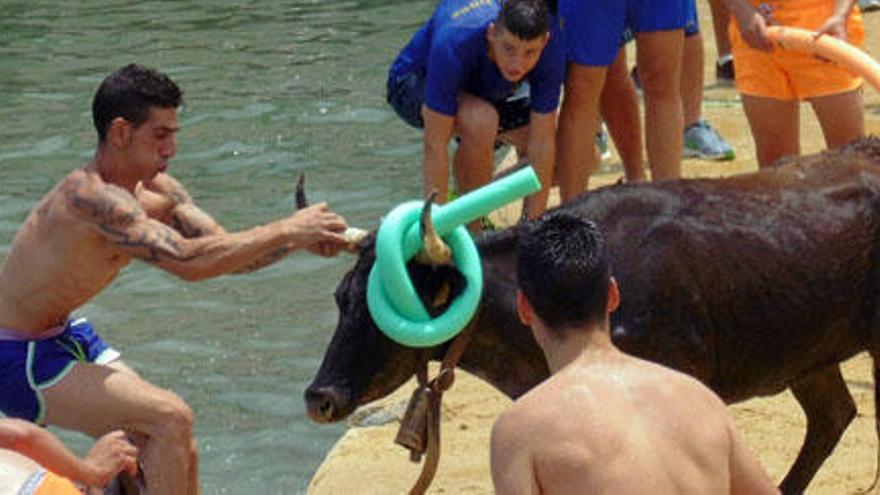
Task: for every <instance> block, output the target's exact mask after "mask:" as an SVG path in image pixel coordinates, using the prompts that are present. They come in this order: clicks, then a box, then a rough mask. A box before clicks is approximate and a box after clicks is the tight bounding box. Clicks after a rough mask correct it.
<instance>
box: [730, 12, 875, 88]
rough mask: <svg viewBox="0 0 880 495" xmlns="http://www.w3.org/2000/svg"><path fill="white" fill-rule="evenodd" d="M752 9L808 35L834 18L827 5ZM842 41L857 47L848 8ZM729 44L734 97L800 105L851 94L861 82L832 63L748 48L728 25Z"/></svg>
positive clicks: (860, 33) (859, 38)
mask: <svg viewBox="0 0 880 495" xmlns="http://www.w3.org/2000/svg"><path fill="white" fill-rule="evenodd" d="M751 2H752V4H753V5H755V7H758V6H759V5H762V6H763V7H764V9H767V8H769V9H770V11H771V12H772V15H773V19H775V20H776V22H777V23H779V24H781V25H783V26H792V27H799V28H804V29H809V30H811V31H814V30H816V29H818V28H819V26H821V25H822V24H823V23H824V22H825V21H826V20H827V19H828V18H829V17H830V16H831V14H832V13H833V12H834V1H833V0H764V1H760V0H751ZM846 28H847V41H848V42H849V43H851V44H853V45H855V46H858V47H861V46H862V42H863V41H864V39H865V27H864V24H863V23H862V16H861V14H860V13H859V9H858V8H856V7H853V9H852V12H850V15H849V17H848V18H847V22H846ZM729 32H730V41H731V47H732V51H733V59H734V67H735V68H736V88H737V89H738V90H739V92H740V93H742V94H746V95H752V96H766V97H769V98H775V99H779V100H806V99H808V98H816V97H820V96H828V95H833V94H839V93H846V92H848V91H852V90H854V89H856V88H858V87H859V86H861V84H862V78H861V77H859V76H858V75H856V74H854V73H853V72H851V71H850V70H849V69H846V68H845V67H841V66H839V65H837V64H835V63H834V62H830V61H827V60H822V59H819V58H817V57H815V56H813V55H810V54H807V53H803V52H796V51H791V50H782V49H779V48H777V49H775V50H773V51H772V52H769V53H768V52H762V51H760V50H756V49H754V48H752V47H750V46H749V45H748V44H747V43H746V42H745V40H743V38H742V35H741V34H740V32H739V25H738V23H737V22H736V21H735V20H733V19H732V20H731V22H730V30H729Z"/></svg>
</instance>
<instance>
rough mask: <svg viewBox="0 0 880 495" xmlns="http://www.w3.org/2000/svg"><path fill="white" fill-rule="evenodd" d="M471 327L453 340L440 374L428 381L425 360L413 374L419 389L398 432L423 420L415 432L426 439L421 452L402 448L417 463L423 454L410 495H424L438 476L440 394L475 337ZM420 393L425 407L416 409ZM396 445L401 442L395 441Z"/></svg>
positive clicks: (446, 386) (449, 383) (450, 385)
mask: <svg viewBox="0 0 880 495" xmlns="http://www.w3.org/2000/svg"><path fill="white" fill-rule="evenodd" d="M474 326H475V325H474V324H473V320H472V323H471V324H469V325H468V326H467V327H466V328H465V329H464V330H463V331H462V332H461V333H459V334H458V336H457V337H455V340H453V341H452V344H450V345H449V349H447V350H446V354H445V355H444V356H443V361H442V364H441V365H440V372H439V373H438V374H437V376H436V377H434V379H433V380H431V381H430V382H428V381H427V376H428V369H427V364H428V363H427V361H425V362H424V365H423V366H421V367H420V368H419V370H418V372H417V373H416V376H417V377H418V380H419V388H418V389H417V390H416V392H415V393H414V394H413V396H412V398H411V399H410V404H409V405H408V406H407V413H406V415H405V417H404V419H403V421H402V423H401V430H403V429H404V428H405V427H406V426H407V425H410V424H412V421H413V420H417V421H423V423H422V424H424V425H425V427H424V428H423V429H421V431H420V432H418V433H419V434H422V435H427V438H426V439H425V441H423V442H421V445H425V447H426V448H425V451H424V452H422V451H420V449H418V448H413V447H412V446H410V445H404V446H405V447H407V448H409V449H410V457H411V459H412V460H413V461H414V462H418V461H419V459H420V458H421V455H422V453H425V454H426V458H425V462H424V464H423V465H422V472H421V474H420V475H419V478H418V480H416V482H415V484H414V485H413V487H412V488H411V489H410V491H409V493H410V495H421V494H423V493H425V491H427V489H428V487H429V486H430V485H431V482H432V481H433V480H434V475H435V474H436V473H437V465H438V464H439V462H440V403H441V401H442V399H443V392H445V391H447V390H449V389H450V388H451V387H452V384H453V382H454V381H455V366H456V365H458V361H459V360H460V359H461V356H462V355H463V354H464V351H465V350H466V349H467V346H468V344H470V342H471V338H472V337H473V334H474ZM426 382H427V383H426ZM422 393H423V394H427V407H426V408H419V407H416V406H415V403H416V401H417V400H418V397H419V394H422ZM422 400H424V398H422ZM420 409H421V411H420ZM412 414H423V415H425V417H423V418H412V417H410V416H411V415H412ZM400 436H401V433H398V439H400ZM398 443H401V442H400V441H398Z"/></svg>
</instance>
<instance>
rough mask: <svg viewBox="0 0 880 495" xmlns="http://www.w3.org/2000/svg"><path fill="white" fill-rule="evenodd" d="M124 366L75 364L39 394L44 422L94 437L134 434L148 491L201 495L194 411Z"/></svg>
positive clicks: (173, 395) (176, 397)
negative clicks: (117, 431) (43, 403)
mask: <svg viewBox="0 0 880 495" xmlns="http://www.w3.org/2000/svg"><path fill="white" fill-rule="evenodd" d="M120 364H121V363H120ZM114 368H115V369H114ZM126 370H127V368H126V367H125V366H124V365H122V366H115V367H110V366H101V365H95V364H89V363H79V364H77V365H76V366H75V367H74V368H73V370H72V371H71V372H70V373H69V374H68V375H67V376H66V377H65V378H64V379H63V380H61V381H60V382H59V383H57V384H55V385H53V386H52V387H50V388H48V389H46V390H45V391H44V392H43V395H44V398H45V401H46V408H47V415H46V422H47V423H49V424H53V425H57V426H60V427H62V428H68V429H72V430H77V431H81V432H84V433H86V434H89V435H91V436H93V437H98V436H100V435H102V434H104V433H107V432H109V431H112V430H114V429H120V428H121V429H123V430H125V431H126V432H129V433H132V434H135V436H137V437H138V438H139V439H141V442H139V443H140V444H141V445H139V447H141V449H142V450H141V454H142V456H141V459H142V465H143V468H144V475H145V478H146V482H147V488H148V490H149V491H150V493H162V494H172V495H177V494H181V495H183V494H197V493H199V487H198V479H197V477H198V469H197V463H198V459H197V451H196V449H195V442H194V440H193V437H192V427H193V413H192V410H191V409H190V408H189V407H188V406H187V405H186V404H185V403H184V402H183V400H181V399H180V397H178V396H177V395H175V394H173V393H171V392H168V391H166V390H162V389H160V388H157V387H155V386H153V385H151V384H149V383H148V382H146V381H144V380H142V379H141V378H139V377H138V376H137V375H135V374H134V373H131V372H129V371H126Z"/></svg>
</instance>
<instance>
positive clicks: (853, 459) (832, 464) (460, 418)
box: [309, 2, 880, 494]
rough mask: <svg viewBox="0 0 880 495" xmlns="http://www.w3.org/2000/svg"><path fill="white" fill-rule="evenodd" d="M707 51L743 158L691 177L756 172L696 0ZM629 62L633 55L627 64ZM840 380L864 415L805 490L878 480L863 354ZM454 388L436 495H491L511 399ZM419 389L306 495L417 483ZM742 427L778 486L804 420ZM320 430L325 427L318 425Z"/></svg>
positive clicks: (873, 29)
mask: <svg viewBox="0 0 880 495" xmlns="http://www.w3.org/2000/svg"><path fill="white" fill-rule="evenodd" d="M699 8H700V11H701V22H702V26H703V33H704V36H705V40H706V43H705V48H706V57H705V59H706V61H707V65H706V70H705V74H706V91H705V96H704V117H705V118H707V119H708V120H709V121H710V122H711V123H712V125H713V126H715V127H716V128H717V129H718V130H719V131H720V133H721V134H722V135H723V136H724V137H725V138H726V139H727V140H728V141H729V142H730V143H731V144H732V145H733V146H734V147H735V149H736V152H737V157H736V159H735V160H733V161H729V162H704V161H698V160H686V161H685V162H684V165H683V169H684V175H685V176H686V177H718V176H724V175H731V174H738V173H743V172H750V171H754V170H756V168H757V166H756V161H755V157H754V144H753V142H752V138H751V134H750V133H749V129H748V124H747V122H746V118H745V115H744V114H743V111H742V107H741V105H740V104H739V97H738V95H737V93H736V90H735V89H733V88H732V87H729V86H719V85H717V84H716V83H715V74H714V65H712V64H713V62H714V60H715V58H716V56H715V46H714V42H713V40H714V38H713V35H712V23H711V18H710V17H709V12H708V6H707V5H706V4H705V3H704V2H699ZM865 22H866V27H867V34H868V35H867V39H866V41H865V48H866V49H867V51H868V52H872V55H874V56H875V58H876V57H877V55H878V47H880V12H875V13H869V14H866V15H865ZM630 60H633V57H632V56H631V57H630ZM865 117H866V128H867V132H868V133H869V134H874V135H880V95H878V92H877V90H876V89H873V88H866V90H865ZM801 129H802V131H801V132H802V137H801V142H802V151H803V153H804V154H809V153H816V152H819V151H821V150H822V148H823V139H822V134H821V130H820V129H819V126H818V123H817V122H816V119H815V118H814V115H813V113H812V111H811V109H810V108H809V107H808V106H806V105H805V106H803V107H802V125H801ZM600 172H601V173H600V174H598V175H596V176H594V177H593V178H592V180H591V182H590V187H591V188H592V187H599V186H601V185H605V184H609V183H613V182H615V181H617V180H618V179H619V178H620V177H621V176H622V171H621V169H620V165H619V161H618V159H617V157H616V155H615V157H614V158H612V159H610V160H607V161H606V162H605V163H604V164H603V167H602V169H601V171H600ZM517 217H518V208H516V207H512V208H509V209H507V210H505V211H502V212H499V213H497V214H496V216H495V219H496V220H498V221H499V222H502V223H503V222H509V221H510V220H511V219H515V218H517ZM843 368H844V377H845V379H846V382H847V384H848V386H849V389H850V392H851V393H852V395H853V397H854V399H855V401H856V404H857V407H858V416H857V417H856V419H855V420H854V421H853V423H852V424H851V425H850V426H849V428H848V429H847V430H846V432H845V434H844V436H843V438H842V440H841V441H840V443H839V444H838V446H837V448H836V449H835V451H834V452H833V454H832V456H831V457H830V458H829V459H828V460H827V461H826V462H825V464H824V465H823V466H822V468H821V469H820V471H819V473H818V474H817V476H816V478H815V479H814V480H813V482H812V484H811V485H810V487H809V490H808V493H815V494H839V493H855V492H858V491H860V490H864V489H866V488H867V487H868V486H869V485H870V484H871V481H872V479H873V475H874V470H875V464H876V460H877V448H878V439H877V435H876V433H875V430H874V418H875V413H874V406H873V396H872V390H873V380H872V378H871V362H870V359H869V358H868V356H867V355H864V354H862V355H859V356H856V357H855V358H853V359H851V360H850V361H848V362H846V363H845V364H844V366H843ZM457 377H458V378H457V381H456V384H455V386H454V387H453V388H452V390H451V391H449V392H448V393H447V394H446V396H445V397H444V403H443V427H442V428H443V430H442V431H443V433H442V435H443V436H442V455H441V460H440V467H439V470H438V473H437V476H436V478H435V480H434V483H433V485H432V486H431V489H430V493H491V492H492V482H491V478H490V475H489V431H490V428H491V425H492V422H493V420H494V418H495V417H496V416H497V415H498V414H499V412H500V411H502V410H503V409H504V408H505V407H506V406H507V405H508V404H509V402H510V401H509V399H507V398H506V397H504V396H502V395H501V394H500V393H499V392H498V391H496V390H495V389H493V388H492V387H491V386H489V385H487V384H485V383H484V382H482V381H480V380H478V379H476V378H473V377H470V376H468V375H467V374H466V373H464V372H460V371H459V372H458V374H457ZM413 388H414V384H413V382H410V383H407V384H405V385H404V386H403V387H401V389H400V390H398V392H397V393H395V394H394V395H393V396H390V397H388V398H386V399H384V400H382V401H379V402H378V403H374V404H371V405H369V406H366V407H365V408H362V409H361V410H360V411H358V412H357V413H356V414H355V415H354V416H353V417H352V419H351V420H350V424H351V427H350V428H349V430H348V432H347V433H346V434H345V435H344V436H343V437H342V438H341V439H340V440H339V442H338V443H337V444H336V445H335V447H334V448H333V450H332V451H331V452H330V453H329V454H328V455H327V457H326V459H325V460H324V463H323V464H322V465H321V467H320V468H319V469H318V470H317V472H316V473H315V475H314V477H313V479H312V482H311V485H310V487H309V493H313V494H338V493H402V492H406V491H407V490H408V489H409V487H410V486H411V484H412V483H413V481H415V479H416V478H417V477H418V473H419V469H420V466H419V465H416V464H413V463H411V462H410V461H409V459H408V452H406V451H405V450H404V449H403V448H402V447H399V446H397V445H395V444H394V443H393V439H394V435H395V433H396V431H397V427H398V424H399V423H398V421H399V417H400V416H401V415H402V413H403V409H404V407H405V401H406V400H407V399H408V397H409V394H410V393H411V392H412V390H413ZM731 410H732V411H733V414H734V417H735V419H736V422H737V425H738V426H739V428H740V430H741V431H742V432H743V434H744V436H745V437H746V439H747V441H748V443H749V445H750V447H751V448H752V449H753V451H754V452H755V453H756V454H757V456H758V458H759V459H760V461H761V462H762V463H763V465H764V466H765V468H766V469H767V471H768V472H769V473H770V474H771V476H772V477H773V478H774V479H775V480H777V481H778V480H781V479H782V477H783V476H784V475H785V473H786V471H787V470H788V468H789V467H790V466H791V464H792V462H793V461H794V458H795V457H796V455H797V451H798V448H799V447H800V445H801V442H802V440H803V435H804V432H805V419H804V416H803V413H802V412H801V410H800V408H799V406H798V405H797V403H796V402H795V401H794V399H793V398H792V396H791V394H790V393H789V392H785V393H782V394H779V395H776V396H773V397H769V398H758V399H753V400H749V401H747V402H743V403H739V404H736V405H733V406H731ZM315 428H319V426H317V425H315Z"/></svg>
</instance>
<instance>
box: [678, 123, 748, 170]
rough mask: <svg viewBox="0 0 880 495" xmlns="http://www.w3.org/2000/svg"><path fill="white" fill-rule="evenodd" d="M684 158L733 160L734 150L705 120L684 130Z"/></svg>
mask: <svg viewBox="0 0 880 495" xmlns="http://www.w3.org/2000/svg"><path fill="white" fill-rule="evenodd" d="M683 155H684V158H699V159H701V160H718V161H725V160H733V159H734V158H735V157H736V153H734V151H733V148H732V147H731V146H730V145H729V144H727V142H726V141H725V140H724V138H722V137H721V136H720V135H719V134H718V133H717V132H716V131H715V129H713V128H712V126H710V125H709V123H708V122H706V121H705V120H704V119H700V120H698V121H697V122H696V123H695V124H691V125H690V126H689V127H688V128H687V129H685V130H684V152H683Z"/></svg>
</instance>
